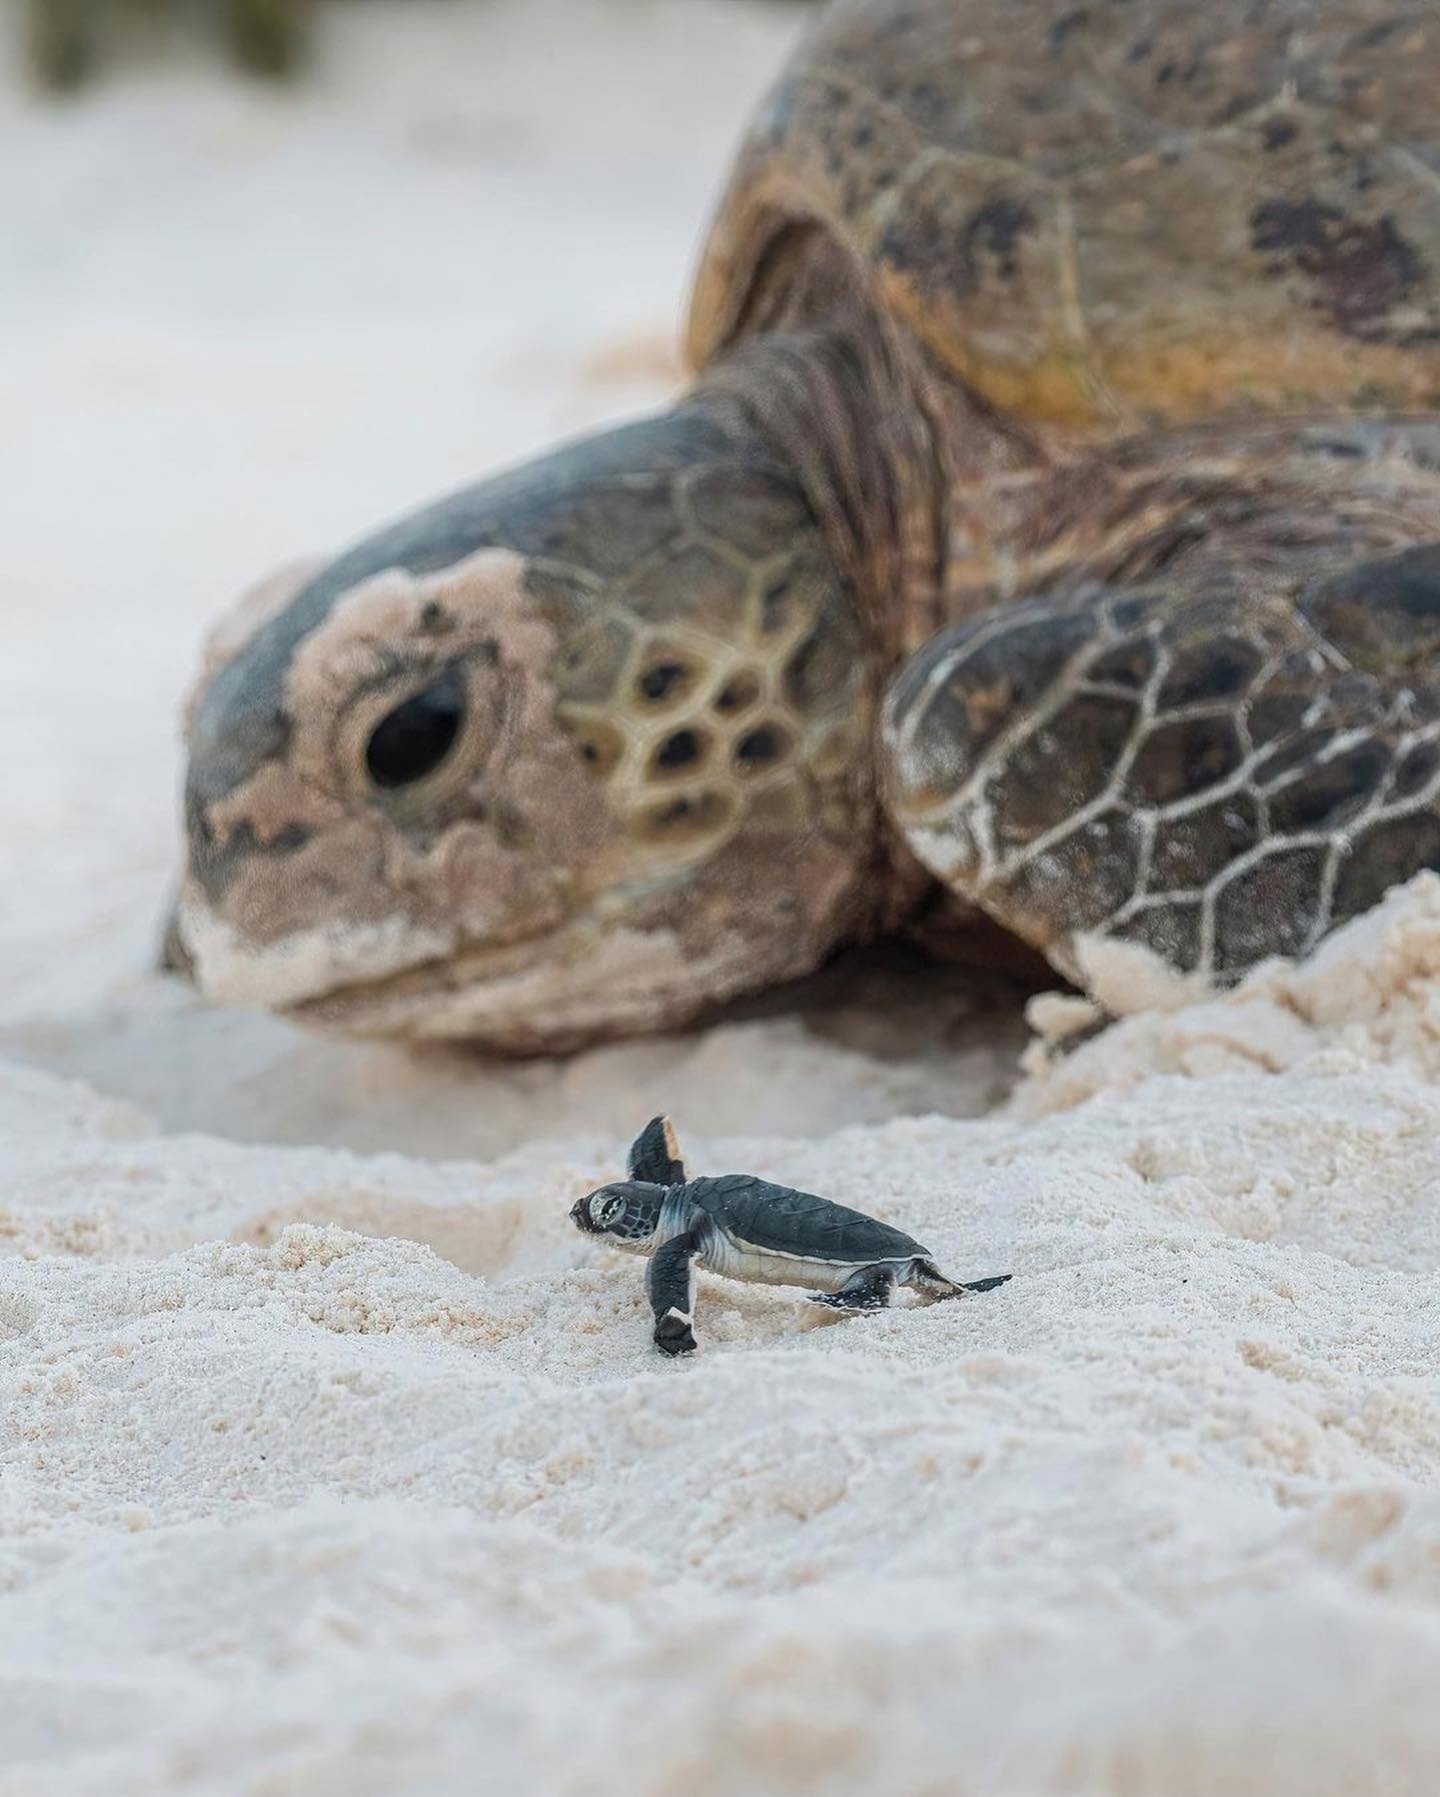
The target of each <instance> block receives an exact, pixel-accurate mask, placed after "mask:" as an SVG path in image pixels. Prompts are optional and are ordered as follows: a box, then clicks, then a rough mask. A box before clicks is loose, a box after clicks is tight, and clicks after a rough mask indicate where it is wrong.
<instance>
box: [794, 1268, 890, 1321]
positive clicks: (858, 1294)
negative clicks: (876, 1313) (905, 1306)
mask: <svg viewBox="0 0 1440 1797" xmlns="http://www.w3.org/2000/svg"><path fill="white" fill-rule="evenodd" d="M895 1282H896V1274H895V1268H894V1267H893V1266H891V1265H890V1264H889V1262H888V1261H881V1262H880V1263H878V1264H877V1265H876V1266H873V1267H860V1268H858V1269H857V1270H856V1271H855V1272H853V1273H852V1274H851V1275H850V1277H849V1278H848V1279H847V1280H846V1281H845V1283H844V1285H842V1286H841V1287H840V1289H839V1291H838V1292H811V1294H810V1301H811V1303H812V1304H828V1305H830V1306H831V1307H832V1309H835V1310H884V1309H886V1307H887V1306H888V1305H889V1303H890V1300H891V1298H892V1297H893V1296H894V1294H895Z"/></svg>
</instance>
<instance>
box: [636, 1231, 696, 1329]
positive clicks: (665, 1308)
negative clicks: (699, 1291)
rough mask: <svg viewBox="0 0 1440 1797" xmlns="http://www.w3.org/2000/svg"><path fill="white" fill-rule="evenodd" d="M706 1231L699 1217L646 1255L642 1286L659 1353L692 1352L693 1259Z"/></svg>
mask: <svg viewBox="0 0 1440 1797" xmlns="http://www.w3.org/2000/svg"><path fill="white" fill-rule="evenodd" d="M708 1235H709V1229H708V1224H707V1222H706V1220H705V1219H700V1220H698V1221H696V1222H694V1223H692V1224H691V1225H690V1227H689V1228H688V1229H686V1230H683V1231H682V1232H681V1233H680V1234H679V1235H672V1236H670V1237H669V1238H668V1239H667V1240H666V1241H663V1242H662V1243H661V1244H660V1246H659V1247H658V1248H657V1249H656V1250H655V1252H654V1253H653V1254H652V1255H651V1256H650V1262H649V1265H648V1266H647V1267H646V1269H645V1289H646V1291H647V1292H648V1293H649V1296H650V1308H651V1310H652V1311H653V1312H654V1313H655V1337H654V1340H655V1346H656V1347H657V1348H658V1349H659V1350H660V1352H661V1353H662V1354H693V1353H694V1352H695V1348H696V1342H695V1265H694V1263H695V1256H696V1255H697V1254H699V1253H701V1252H702V1251H703V1250H704V1247H705V1243H706V1240H707V1239H708Z"/></svg>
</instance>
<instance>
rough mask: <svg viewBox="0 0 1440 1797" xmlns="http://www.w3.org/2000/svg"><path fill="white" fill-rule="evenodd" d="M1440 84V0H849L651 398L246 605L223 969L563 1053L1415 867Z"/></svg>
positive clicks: (227, 987) (215, 796)
mask: <svg viewBox="0 0 1440 1797" xmlns="http://www.w3.org/2000/svg"><path fill="white" fill-rule="evenodd" d="M698 73H699V72H698V71H697V75H698ZM1437 94H1440V7H1436V6H1435V5H1433V4H1427V5H1417V4H1416V3H1415V0H1264V4H1260V3H1258V0H1203V4H1198V3H1197V0H1128V3H1126V4H1120V3H1119V0H1092V3H1091V4H1088V5H1077V4H1075V0H839V3H837V4H835V5H833V6H830V7H829V8H827V9H826V10H824V11H823V12H820V13H819V14H818V15H817V16H816V19H815V21H814V24H813V27H812V28H811V29H810V30H809V31H808V32H807V33H806V34H805V36H804V38H803V39H802V41H801V44H800V46H799V49H798V50H797V52H796V54H795V57H794V60H793V61H792V62H791V64H790V66H789V67H788V68H787V69H786V70H785V72H784V73H783V75H782V76H781V78H780V81H779V84H778V85H777V87H776V88H775V91H774V92H773V93H772V95H771V96H770V98H769V99H768V100H767V101H766V103H765V104H764V105H763V106H762V108H761V109H760V112H759V114H758V116H757V118H756V120H755V122H754V125H753V126H752V129H751V131H750V134H749V137H748V139H747V141H746V142H745V144H744V146H743V148H742V149H741V151H740V154H739V158H738V161H737V163H736V167H735V171H734V174H733V177H732V180H731V182H730V185H729V189H728V191H727V193H726V195H725V197H724V199H723V201H722V203H721V205H720V208H719V211H718V214H717V216H716V220H715V223H714V226H713V228H712V231H711V234H710V239H709V244H708V247H707V249H706V251H705V253H704V255H703V257H702V259H701V263H700V272H699V276H698V280H697V283H696V288H695V295H694V299H693V303H692V307H691V314H690V324H689V332H688V347H689V353H690V359H691V362H692V364H693V366H694V369H695V373H696V381H695V385H694V386H693V387H692V388H691V390H690V391H689V392H688V393H687V394H685V395H683V396H682V397H681V398H680V399H679V401H678V402H677V403H676V405H675V406H674V408H673V409H672V410H670V411H668V412H665V413H663V414H661V415H659V416H656V417H653V418H649V419H646V420H642V421H640V422H637V423H629V424H624V425H621V426H620V427H619V428H617V429H613V430H610V431H607V432H604V433H602V434H600V435H598V436H594V437H591V438H589V439H587V440H586V441H583V442H579V443H574V444H570V445H568V446H566V447H563V448H560V449H558V450H556V451H555V452H554V453H552V454H550V455H548V456H545V457H542V458H541V459H539V460H538V461H535V462H533V463H531V464H530V465H529V466H528V467H522V468H519V469H516V470H513V471H511V472H510V473H507V474H502V475H500V476H498V477H497V478H494V479H492V480H489V481H487V482H484V483H482V484H481V485H478V486H475V487H471V488H470V489H468V490H466V491H464V492H460V493H457V494H455V495H453V496H452V497H450V498H448V499H444V500H441V501H440V502H439V503H438V504H435V505H432V506H430V507H428V508H427V509H425V510H422V511H418V512H416V513H415V514H414V515H413V516H411V517H409V518H406V519H404V520H402V521H401V522H399V523H396V524H393V525H391V526H390V527H389V528H388V529H384V530H381V531H380V532H378V533H377V534H376V535H373V536H371V537H370V538H369V539H368V540H367V541H364V542H361V543H360V544H359V545H358V546H357V547H355V548H352V549H351V550H349V551H348V552H347V553H346V554H343V555H341V556H340V557H339V558H338V559H334V560H331V561H329V562H328V563H327V564H326V565H324V566H321V567H318V568H314V569H312V570H310V571H308V572H307V573H305V574H303V575H297V576H295V577H294V578H292V579H290V580H288V581H285V580H281V581H279V582H277V583H276V584H275V585H274V586H273V587H272V588H271V589H270V590H269V591H267V592H262V593H260V594H258V595H257V596H256V597H255V598H254V600H253V601H252V602H251V603H250V604H249V605H248V607H247V608H246V609H245V610H244V611H243V613H242V614H240V615H239V616H237V618H236V619H235V620H234V621H233V622H232V623H231V624H230V625H228V626H227V627H226V629H225V630H224V632H223V633H222V635H221V636H219V637H217V639H216V641H215V643H214V645H213V648H212V656H211V665H210V667H209V669H208V670H207V673H206V675H205V677H204V680H203V682H202V688H201V691H200V693H199V696H198V699H197V701H196V704H195V706H194V709H193V712H192V714H191V718H190V723H189V775H188V785H187V790H186V815H187V827H188V833H189V865H188V873H187V877H186V881H185V885H184V892H183V897H182V901H181V908H180V926H181V928H180V935H181V938H182V940H183V943H184V946H185V948H186V950H187V951H188V953H189V955H190V957H191V959H192V960H193V962H194V965H195V968H196V971H197V976H198V978H199V980H200V983H201V984H202V986H203V987H204V988H205V989H206V990H207V991H209V992H210V993H212V994H214V995H215V996H217V997H222V998H228V999H231V1000H234V1001H235V1002H239V1003H244V1004H251V1005H253V1004H257V1003H258V1004H269V1005H273V1006H277V1007H279V1008H282V1009H285V1010H287V1011H290V1012H292V1013H294V1014H295V1015H297V1016H299V1017H301V1018H303V1019H306V1020H309V1021H313V1022H316V1023H320V1024H326V1025H333V1026H336V1027H343V1028H348V1029H350V1030H353V1031H356V1032H362V1033H366V1034H374V1035H391V1036H400V1037H409V1038H412V1039H415V1038H422V1037H446V1036H452V1037H470V1038H472V1039H475V1040H477V1041H479V1042H482V1043H484V1044H486V1045H488V1046H489V1047H491V1048H495V1049H500V1050H503V1051H506V1052H509V1053H533V1052H538V1051H550V1050H561V1049H568V1048H572V1047H575V1046H577V1045H579V1044H582V1043H584V1042H586V1041H590V1040H594V1039H596V1038H598V1037H603V1036H614V1035H624V1034H633V1033H636V1032H639V1031H646V1030H655V1029H665V1028H671V1027H674V1026H676V1025H678V1024H681V1023H684V1022H686V1021H687V1020H689V1019H691V1018H693V1017H695V1016H697V1015H700V1014H701V1013H702V1012H703V1011H704V1010H705V1009H706V1008H708V1007H709V1006H711V1005H713V1004H714V1003H715V1002H716V1001H718V1000H724V999H729V998H732V997H734V996H736V995H738V994H741V993H747V992H748V993H753V992H758V991H760V990H761V989H763V988H765V987H768V986H773V985H775V984H776V983H778V982H781V981H784V980H788V979H790V978H792V977H794V976H796V975H800V974H803V973H807V972H809V971H810V970H811V969H812V968H814V967H816V966H817V965H818V964H819V963H820V962H821V961H822V960H823V959H824V958H826V957H827V956H829V955H830V954H831V953H832V951H834V950H835V949H837V948H838V947H840V946H841V945H843V944H845V943H849V942H853V941H856V940H859V939H863V938H866V937H872V936H876V935H880V934H883V933H886V932H897V931H905V932H911V933H913V934H914V935H916V936H918V937H920V938H921V939H922V940H924V941H925V942H926V943H931V944H936V945H937V946H938V945H942V944H944V943H946V942H955V941H957V940H962V931H961V930H959V929H957V928H956V926H957V924H961V925H963V923H964V920H965V919H966V918H967V917H968V918H969V919H970V921H971V922H972V923H973V922H974V920H975V915H976V910H977V908H978V910H980V911H983V912H986V913H988V914H989V916H990V917H991V918H992V919H994V920H995V921H996V922H998V923H999V924H1000V925H1001V926H1002V927H1003V928H1004V929H1005V930H1007V931H1008V932H1010V933H1011V934H1012V935H1014V936H1018V937H1020V938H1023V939H1024V940H1025V941H1026V942H1028V943H1030V944H1031V945H1033V946H1034V947H1036V948H1038V949H1039V950H1041V951H1042V952H1043V953H1044V954H1045V955H1046V956H1048V957H1049V959H1050V960H1051V962H1052V963H1053V964H1054V965H1055V966H1056V967H1057V968H1059V969H1060V970H1061V971H1062V972H1063V973H1065V974H1066V975H1068V976H1070V977H1071V978H1073V979H1075V980H1076V981H1077V982H1079V983H1081V984H1084V983H1086V982H1087V980H1089V979H1090V978H1091V977H1092V976H1093V974H1094V972H1095V970H1096V967H1097V959H1096V945H1097V943H1098V944H1099V946H1100V949H1101V951H1102V952H1108V953H1109V956H1110V958H1111V959H1112V960H1113V958H1114V951H1115V949H1116V948H1117V947H1118V948H1119V949H1120V950H1121V952H1122V953H1129V954H1131V955H1135V954H1138V953H1141V952H1146V951H1148V952H1149V953H1150V954H1153V955H1155V956H1158V957H1160V959H1161V960H1162V961H1163V962H1164V963H1166V964H1168V966H1169V967H1170V968H1171V969H1174V970H1175V971H1176V972H1178V973H1181V974H1185V975H1187V976H1191V977H1192V978H1193V979H1194V980H1195V981H1196V982H1197V983H1199V984H1203V983H1206V982H1217V983H1226V982H1230V981H1233V980H1236V979H1238V978H1239V977H1240V976H1241V975H1243V974H1244V973H1245V972H1246V971H1247V969H1249V968H1252V967H1254V966H1255V965H1256V964H1257V963H1258V962H1260V961H1262V960H1264V959H1265V958H1266V957H1267V956H1271V955H1298V954H1304V953H1306V952H1308V951H1309V950H1310V949H1311V948H1313V947H1314V946H1315V944H1316V943H1318V942H1319V941H1320V940H1321V939H1322V938H1323V937H1324V936H1325V934H1326V932H1327V931H1329V930H1331V929H1333V928H1334V927H1335V926H1336V925H1338V924H1341V923H1343V922H1344V921H1345V920H1346V919H1347V918H1351V917H1354V916H1356V915H1357V914H1358V913H1360V912H1362V911H1365V910H1366V909H1368V908H1369V907H1370V906H1372V905H1374V904H1375V903H1376V902H1377V901H1378V900H1379V899H1380V897H1381V896H1382V895H1383V893H1384V892H1385V890H1386V889H1387V887H1389V886H1390V885H1392V884H1393V883H1395V882H1396V881H1400V880H1405V879H1408V878H1409V877H1410V876H1411V875H1412V874H1414V873H1416V872H1417V871H1418V870H1419V869H1421V868H1440V106H1437V104H1436V96H1437ZM657 153H658V154H662V155H663V146H660V145H657ZM482 228H483V226H482ZM416 273H417V275H418V276H420V277H421V278H423V271H416ZM556 278H557V280H559V281H561V282H562V283H563V281H564V279H565V271H564V269H563V268H561V269H557V271H556ZM416 403H417V405H421V406H423V404H424V403H425V396H424V395H423V394H417V396H416ZM978 934H979V933H978V932H976V931H973V930H972V931H971V932H970V936H969V952H972V953H973V952H974V942H975V939H976V937H977V935H978Z"/></svg>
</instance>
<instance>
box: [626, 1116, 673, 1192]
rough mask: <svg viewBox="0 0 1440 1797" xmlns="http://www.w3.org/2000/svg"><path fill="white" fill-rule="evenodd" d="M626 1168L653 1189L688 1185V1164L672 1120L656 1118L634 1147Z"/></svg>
mask: <svg viewBox="0 0 1440 1797" xmlns="http://www.w3.org/2000/svg"><path fill="white" fill-rule="evenodd" d="M626 1168H627V1170H628V1172H629V1175H630V1177H631V1179H644V1180H648V1181H649V1182H650V1184H651V1185H657V1186H678V1185H683V1184H684V1183H685V1163H684V1162H683V1161H682V1160H681V1159H680V1144H679V1143H678V1142H677V1141H676V1139H675V1129H674V1125H673V1124H672V1123H671V1121H670V1119H669V1118H668V1117H652V1118H651V1119H650V1121H649V1122H648V1123H647V1124H646V1125H645V1127H644V1129H642V1130H641V1131H640V1134H639V1135H638V1136H636V1138H635V1140H634V1141H633V1142H632V1143H631V1144H630V1154H629V1157H628V1159H627V1161H626Z"/></svg>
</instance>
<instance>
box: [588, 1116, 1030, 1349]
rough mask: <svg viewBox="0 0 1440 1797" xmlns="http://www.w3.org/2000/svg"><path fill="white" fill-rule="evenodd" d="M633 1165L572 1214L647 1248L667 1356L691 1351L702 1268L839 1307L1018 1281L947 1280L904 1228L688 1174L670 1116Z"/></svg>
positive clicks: (798, 1197) (806, 1196) (753, 1184)
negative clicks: (806, 1290) (901, 1291)
mask: <svg viewBox="0 0 1440 1797" xmlns="http://www.w3.org/2000/svg"><path fill="white" fill-rule="evenodd" d="M626 1171H627V1173H628V1175H629V1177H628V1178H627V1179H623V1180H620V1181H618V1182H617V1183H616V1184H614V1185H607V1186H601V1187H600V1189H599V1190H598V1191H595V1192H591V1193H590V1194H589V1195H588V1197H585V1198H581V1199H579V1200H578V1201H577V1203H576V1204H575V1205H574V1206H573V1207H572V1209H571V1211H570V1216H571V1220H572V1221H573V1222H574V1224H575V1226H576V1228H577V1229H579V1230H581V1231H583V1233H584V1234H586V1235H590V1236H598V1237H600V1238H601V1239H602V1240H604V1241H605V1242H606V1243H608V1244H609V1246H610V1247H612V1248H624V1249H627V1250H629V1251H631V1252H633V1253H637V1254H648V1255H649V1257H650V1260H649V1265H648V1266H647V1267H646V1269H645V1288H646V1291H647V1293H648V1295H649V1298H650V1308H651V1310H652V1311H653V1312H654V1315H655V1346H656V1347H657V1348H659V1349H660V1351H661V1353H662V1354H689V1353H692V1352H693V1351H694V1348H695V1275H694V1269H695V1268H696V1267H697V1266H700V1267H703V1268H705V1270H706V1271H707V1272H710V1273H719V1274H722V1275H723V1276H724V1277H725V1278H727V1279H741V1280H744V1281H745V1282H746V1283H747V1284H751V1285H800V1286H811V1287H814V1288H816V1289H815V1290H813V1291H812V1292H811V1294H810V1295H811V1297H812V1298H813V1299H814V1301H815V1302H816V1303H817V1304H829V1305H833V1306H834V1307H835V1308H836V1309H838V1310H883V1309H884V1308H885V1307H886V1305H887V1304H889V1302H890V1299H891V1297H892V1296H893V1294H894V1291H895V1288H896V1287H897V1286H900V1285H904V1286H909V1287H910V1288H911V1289H912V1290H914V1291H917V1292H919V1293H921V1294H922V1296H923V1297H925V1298H927V1299H929V1300H932V1301H933V1300H935V1299H940V1298H958V1297H960V1296H961V1295H962V1294H964V1293H966V1292H989V1291H994V1289H995V1288H996V1286H1000V1285H1004V1284H1005V1283H1006V1281H1007V1280H1008V1279H1009V1278H1010V1275H1009V1274H1008V1273H1000V1274H996V1275H995V1276H994V1277H992V1278H989V1279H972V1280H968V1281H964V1282H961V1281H959V1280H955V1279H949V1278H947V1277H946V1276H945V1274H944V1273H942V1272H941V1271H940V1269H939V1267H938V1266H937V1265H936V1264H935V1261H934V1258H933V1257H932V1256H931V1254H930V1252H929V1250H928V1249H926V1248H922V1247H921V1245H920V1243H919V1242H917V1241H916V1240H915V1239H914V1237H913V1236H908V1235H906V1234H905V1232H904V1231H903V1230H900V1229H895V1228H892V1227H891V1225H890V1224H889V1223H880V1222H877V1221H876V1219H875V1218H874V1217H867V1216H866V1215H865V1214H864V1213H863V1212H862V1211H858V1210H850V1209H848V1208H847V1207H846V1206H845V1205H843V1204H834V1203H832V1202H831V1201H830V1199H828V1198H817V1197H815V1196H814V1195H813V1194H812V1193H810V1192H797V1191H794V1190H793V1189H792V1188H791V1187H790V1186H777V1185H772V1184H771V1183H770V1181H769V1180H768V1179H756V1178H755V1177H754V1176H753V1175H752V1174H749V1173H727V1174H724V1175H722V1176H721V1177H720V1178H718V1179H687V1178H686V1177H685V1166H684V1163H683V1162H682V1161H681V1159H680V1150H679V1147H678V1146H677V1144H676V1141H675V1132H674V1130H673V1129H672V1128H671V1125H670V1120H669V1118H668V1117H656V1118H654V1119H653V1120H652V1121H651V1122H649V1123H647V1124H646V1125H645V1127H644V1129H642V1130H641V1132H640V1134H639V1135H638V1136H637V1137H636V1138H635V1141H634V1143H633V1144H632V1145H631V1148H630V1154H629V1160H628V1165H627V1168H626Z"/></svg>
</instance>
